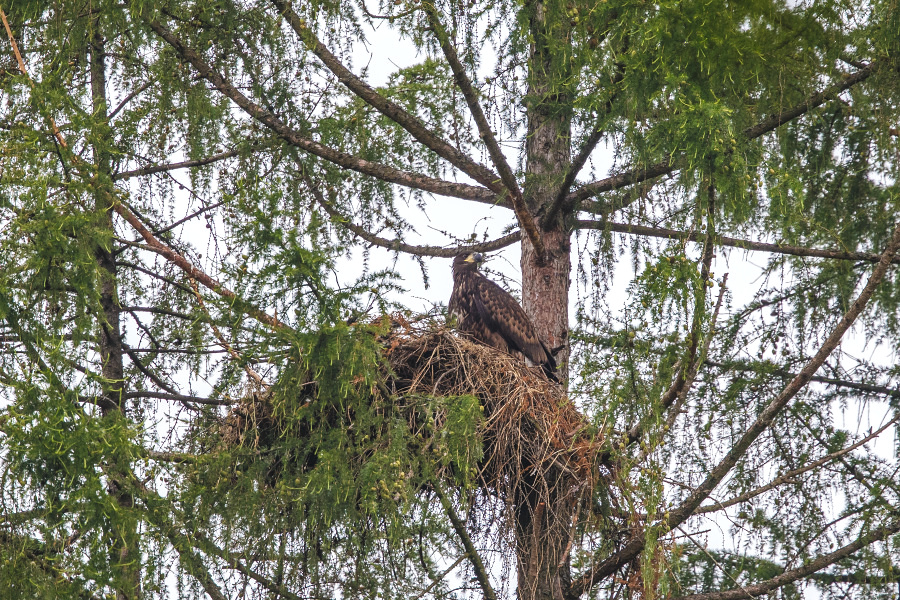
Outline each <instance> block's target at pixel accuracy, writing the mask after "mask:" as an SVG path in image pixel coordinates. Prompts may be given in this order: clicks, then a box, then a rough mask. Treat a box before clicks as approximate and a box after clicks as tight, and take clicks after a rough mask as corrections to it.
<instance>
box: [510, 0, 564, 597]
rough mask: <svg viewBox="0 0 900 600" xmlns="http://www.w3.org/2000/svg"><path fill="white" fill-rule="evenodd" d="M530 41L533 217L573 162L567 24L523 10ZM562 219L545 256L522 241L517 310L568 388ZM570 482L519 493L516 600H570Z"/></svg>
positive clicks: (540, 481)
mask: <svg viewBox="0 0 900 600" xmlns="http://www.w3.org/2000/svg"><path fill="white" fill-rule="evenodd" d="M528 10H529V11H530V13H531V14H530V17H531V23H530V24H531V30H532V35H533V39H534V42H533V43H532V46H531V56H530V61H529V79H528V97H529V100H528V102H527V106H528V137H527V139H526V143H525V152H526V162H525V185H524V190H523V191H524V197H525V203H526V205H527V207H528V209H529V211H530V212H531V214H537V215H539V214H541V212H542V210H544V209H546V206H547V205H548V204H549V203H551V202H552V200H553V198H554V197H555V196H556V193H557V191H558V188H559V185H560V182H561V181H562V179H563V177H564V175H565V173H566V172H567V171H568V168H569V165H570V162H571V112H570V110H569V109H568V108H565V104H566V103H565V97H566V94H565V88H564V84H563V83H562V82H563V81H566V79H565V72H564V71H561V70H560V65H561V64H564V63H565V61H563V60H560V57H559V56H555V55H554V49H553V48H552V45H553V42H554V39H556V40H559V37H560V36H565V35H566V34H567V32H566V31H561V29H568V25H567V24H565V23H561V22H560V21H559V20H556V21H551V19H549V18H548V16H547V14H546V12H545V5H544V3H543V2H533V3H531V4H530V5H529V6H528ZM563 219H564V216H563V215H561V216H560V217H559V218H557V219H554V222H551V223H544V224H543V225H544V236H543V240H544V248H545V255H544V256H543V257H542V256H539V255H538V253H537V252H535V249H534V246H533V245H532V244H531V242H530V240H529V239H528V238H527V237H526V236H522V258H521V268H522V305H523V307H524V308H525V311H526V312H527V313H528V315H529V316H530V317H531V320H532V321H533V323H534V325H535V329H536V330H537V333H538V335H539V336H540V337H541V339H542V340H543V342H544V343H545V344H546V345H547V347H548V348H550V349H551V351H556V353H555V356H556V360H557V363H559V365H560V371H559V376H560V379H561V380H562V381H564V382H565V381H566V380H567V379H568V377H567V369H568V365H567V363H568V356H569V352H568V332H569V314H568V307H569V272H570V268H571V267H570V264H571V263H570V256H569V254H570V242H569V233H568V231H566V229H565V227H564V222H563ZM573 483H574V482H571V481H569V480H568V477H566V476H561V475H560V474H558V473H555V472H554V470H552V469H551V470H550V471H549V472H547V473H544V474H543V475H542V476H539V477H537V476H536V477H534V478H532V480H530V481H523V482H522V485H521V486H520V488H519V490H518V494H517V496H518V497H517V510H516V551H517V559H518V597H519V598H520V599H521V600H562V599H563V598H565V597H567V596H568V589H569V583H570V581H571V572H570V567H569V559H568V555H567V552H566V548H567V547H568V545H569V533H570V530H571V525H572V515H573V512H574V508H575V507H574V506H573V505H572V502H571V496H570V494H569V492H570V490H571V485H572V484H573Z"/></svg>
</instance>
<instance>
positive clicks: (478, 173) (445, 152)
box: [271, 0, 503, 194]
mask: <svg viewBox="0 0 900 600" xmlns="http://www.w3.org/2000/svg"><path fill="white" fill-rule="evenodd" d="M271 1H272V4H273V5H274V6H275V8H276V9H277V10H278V12H279V13H280V14H281V15H282V16H283V17H284V18H285V20H286V21H287V23H288V25H290V27H291V29H293V30H294V33H296V34H297V37H299V38H300V39H301V40H302V41H303V42H304V43H305V44H306V46H307V48H309V50H310V51H311V52H312V53H313V54H315V55H316V56H317V57H318V58H319V60H321V61H322V63H323V64H324V65H325V66H326V67H327V68H328V70H329V71H331V72H332V73H333V74H334V75H335V77H337V78H338V81H340V82H341V83H342V84H344V85H345V86H346V87H347V89H349V90H350V91H351V92H353V93H354V94H356V95H357V96H358V97H359V98H360V99H362V100H363V101H364V102H365V103H366V104H368V105H369V106H371V107H372V108H374V109H375V110H377V111H378V112H380V113H381V114H383V115H384V116H386V117H387V118H388V119H390V120H391V121H394V122H395V123H397V124H398V125H400V126H401V127H402V128H403V129H405V130H406V131H408V132H409V133H410V135H412V136H413V138H415V139H416V140H417V141H418V142H419V143H421V144H422V145H424V146H425V147H426V148H428V149H430V150H432V151H433V152H434V153H435V154H437V155H438V156H440V157H441V158H443V159H445V160H447V161H448V162H449V163H450V164H452V165H453V166H454V167H456V168H457V169H459V170H460V171H462V172H463V173H465V174H466V175H468V176H469V177H471V178H472V179H474V180H475V181H477V182H478V183H480V184H481V185H483V186H485V187H486V188H488V189H490V190H492V191H494V192H495V193H498V194H500V193H502V192H503V188H502V186H500V185H498V177H497V175H496V174H495V173H493V172H491V170H490V169H488V168H487V167H485V166H484V165H482V164H479V163H477V162H475V161H474V160H472V159H471V158H469V157H468V156H466V155H465V154H464V153H463V152H462V151H460V150H459V149H458V148H456V147H454V146H452V145H450V144H448V143H447V142H445V141H444V140H443V139H441V137H440V136H439V135H438V134H437V133H435V132H433V131H431V130H430V129H428V128H427V127H426V126H425V124H424V123H422V122H421V121H420V120H419V119H418V118H416V117H415V116H413V115H411V114H410V113H408V112H406V111H405V110H403V108H401V107H400V106H398V105H397V104H396V103H394V102H391V101H390V100H388V99H387V98H385V97H384V96H382V95H381V94H379V93H378V92H377V91H375V90H374V89H372V88H371V87H370V86H369V85H368V84H367V83H366V82H364V81H363V80H362V79H360V78H359V77H357V76H356V75H354V74H353V73H352V72H351V71H350V70H349V69H348V68H347V67H345V66H344V65H343V64H342V63H341V61H340V60H338V58H337V57H336V56H335V55H334V54H333V53H332V52H331V51H330V50H329V49H328V48H327V47H326V46H325V44H323V43H322V41H321V40H319V38H318V37H316V34H315V32H314V31H313V30H312V29H310V28H309V27H308V26H307V25H306V21H305V20H304V19H302V18H300V16H299V15H298V14H297V13H296V12H294V10H293V8H291V4H290V2H285V1H284V0H271Z"/></svg>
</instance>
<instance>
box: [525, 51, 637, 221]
mask: <svg viewBox="0 0 900 600" xmlns="http://www.w3.org/2000/svg"><path fill="white" fill-rule="evenodd" d="M616 68H617V70H616V74H615V76H614V77H613V79H612V82H611V85H612V86H613V87H615V86H617V85H618V84H620V83H621V82H622V80H623V79H625V70H624V69H625V65H624V64H623V63H616ZM617 95H618V90H616V91H615V92H613V93H612V94H611V95H610V97H609V100H607V101H606V104H605V105H604V107H603V114H602V115H600V116H598V117H597V120H596V124H595V125H594V126H593V128H592V130H591V134H590V135H589V136H588V138H587V140H585V142H584V144H582V146H581V149H580V150H579V151H578V154H576V155H575V158H574V159H572V164H570V165H569V170H568V171H566V175H565V177H564V178H563V181H562V184H560V186H559V191H558V192H557V194H556V197H555V198H554V199H553V203H552V204H551V205H550V208H549V209H547V212H546V213H545V214H544V217H543V219H542V222H543V223H544V224H550V223H552V222H553V220H554V219H555V218H556V214H557V213H558V212H559V210H560V209H561V208H562V207H563V205H564V204H565V203H566V201H567V199H568V196H569V190H570V189H571V188H572V184H573V183H575V179H576V178H577V177H578V174H579V173H580V172H581V169H583V168H584V165H585V163H586V162H587V159H588V158H589V157H590V155H591V153H592V152H593V151H594V148H596V147H597V144H598V143H599V142H600V140H601V139H602V138H603V133H604V132H603V129H601V128H600V124H601V123H602V122H603V121H604V120H605V119H606V117H608V116H609V113H610V112H611V111H612V106H613V102H614V101H615V99H616V96H617Z"/></svg>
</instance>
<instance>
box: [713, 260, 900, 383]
mask: <svg viewBox="0 0 900 600" xmlns="http://www.w3.org/2000/svg"><path fill="white" fill-rule="evenodd" d="M895 262H896V261H895ZM706 364H708V365H709V366H711V367H718V368H722V369H736V370H738V371H754V370H755V369H754V368H753V367H752V366H750V365H744V364H741V363H738V362H735V363H722V362H717V361H712V360H710V361H707V362H706ZM773 373H774V374H776V375H781V376H783V377H796V376H797V375H796V374H795V373H791V372H789V371H785V370H783V369H776V370H775V371H773ZM810 381H815V382H816V383H824V384H826V385H833V386H835V387H845V388H850V389H853V390H859V391H861V392H868V393H871V394H884V395H885V396H891V397H892V398H900V389H896V388H889V387H887V386H883V385H874V384H871V383H859V382H857V381H847V380H846V379H836V378H834V377H823V376H821V375H813V376H812V377H811V378H810Z"/></svg>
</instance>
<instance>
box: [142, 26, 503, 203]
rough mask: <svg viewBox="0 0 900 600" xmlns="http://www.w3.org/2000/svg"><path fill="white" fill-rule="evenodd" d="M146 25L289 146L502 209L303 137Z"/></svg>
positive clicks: (488, 194)
mask: <svg viewBox="0 0 900 600" xmlns="http://www.w3.org/2000/svg"><path fill="white" fill-rule="evenodd" d="M148 25H149V26H150V28H151V29H153V31H154V32H155V33H156V34H157V35H158V36H159V37H161V38H162V39H163V40H165V41H166V42H167V43H168V44H169V45H171V46H172V48H174V49H175V51H176V52H177V53H178V55H179V56H181V57H182V58H183V59H184V60H186V61H187V62H188V63H190V64H191V65H192V66H193V67H194V68H195V69H196V70H197V72H198V74H199V75H200V76H201V77H203V78H204V79H206V80H207V81H209V82H210V83H211V84H212V85H213V86H214V87H215V88H216V89H217V90H219V92H221V93H222V94H223V95H224V96H225V97H227V98H229V99H230V100H231V101H232V102H234V103H235V104H237V105H238V106H239V107H240V108H241V109H243V110H244V112H246V113H247V114H248V115H249V116H250V117H252V118H254V119H256V120H257V121H259V122H260V123H262V124H263V125H265V126H266V127H268V128H269V129H270V130H272V131H273V132H275V133H276V134H277V135H278V136H279V137H280V138H281V139H283V140H284V141H285V142H287V143H288V144H290V145H292V146H294V147H296V148H299V149H301V150H303V151H304V152H309V153H310V154H312V155H314V156H318V157H319V158H322V159H324V160H326V161H328V162H330V163H333V164H335V165H337V166H339V167H342V168H345V169H350V170H352V171H356V172H359V173H362V174H364V175H369V176H371V177H375V178H376V179H380V180H382V181H386V182H388V183H395V184H397V185H401V186H405V187H409V188H413V189H419V190H423V191H426V192H430V193H433V194H437V195H441V196H451V197H455V198H461V199H464V200H474V201H476V202H482V203H486V204H499V205H501V206H503V205H505V204H506V203H505V202H504V201H503V199H502V198H501V199H498V197H497V195H496V194H495V193H494V192H492V191H490V190H488V189H485V188H483V187H479V186H474V185H468V184H464V183H455V182H451V181H445V180H443V179H435V178H433V177H428V176H426V175H422V174H420V173H413V172H409V171H403V170H401V169H397V168H395V167H392V166H390V165H385V164H382V163H375V162H371V161H368V160H365V159H363V158H360V157H358V156H354V155H352V154H348V153H346V152H342V151H340V150H335V149H333V148H330V147H328V146H326V145H324V144H321V143H319V142H316V141H314V140H311V139H309V138H306V137H304V136H302V135H300V133H299V132H297V131H296V130H294V129H293V128H291V127H290V126H288V125H287V124H286V123H284V122H283V121H282V120H281V119H279V118H278V117H277V116H275V114H273V113H272V112H270V111H268V110H266V109H265V108H263V107H261V106H259V105H258V104H256V103H255V102H253V101H252V100H250V99H249V98H247V97H246V96H245V95H244V94H243V93H242V92H241V91H240V90H238V89H237V88H236V87H235V86H234V85H233V84H232V83H231V82H230V81H228V80H227V79H226V78H225V77H224V76H223V75H221V74H220V73H218V72H217V71H215V70H214V69H213V68H212V66H210V65H209V63H207V62H206V61H205V60H204V59H203V57H202V56H200V54H199V53H197V52H196V51H195V50H193V49H192V48H190V47H189V46H187V45H186V44H185V43H184V42H182V41H181V39H180V38H178V37H176V36H175V34H173V33H172V32H171V31H169V30H168V29H167V28H166V27H164V26H163V25H162V24H161V23H159V22H157V21H148Z"/></svg>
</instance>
